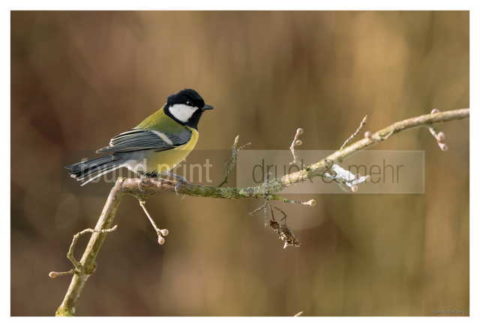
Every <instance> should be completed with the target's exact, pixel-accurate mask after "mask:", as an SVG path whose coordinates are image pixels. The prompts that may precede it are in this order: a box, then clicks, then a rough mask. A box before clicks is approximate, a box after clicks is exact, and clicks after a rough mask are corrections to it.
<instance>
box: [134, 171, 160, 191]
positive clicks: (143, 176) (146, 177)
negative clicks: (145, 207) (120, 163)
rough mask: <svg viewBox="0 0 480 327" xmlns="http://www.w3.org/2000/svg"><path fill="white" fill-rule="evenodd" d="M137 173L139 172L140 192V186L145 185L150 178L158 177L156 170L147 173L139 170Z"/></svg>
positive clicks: (141, 189) (141, 188) (140, 187)
mask: <svg viewBox="0 0 480 327" xmlns="http://www.w3.org/2000/svg"><path fill="white" fill-rule="evenodd" d="M139 174H140V184H139V186H138V188H139V189H140V191H141V192H144V189H143V187H142V186H143V185H146V184H147V181H148V180H149V179H150V178H156V177H158V174H157V173H156V172H149V173H144V172H140V173H139Z"/></svg>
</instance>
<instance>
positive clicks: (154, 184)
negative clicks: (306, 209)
mask: <svg viewBox="0 0 480 327" xmlns="http://www.w3.org/2000/svg"><path fill="white" fill-rule="evenodd" d="M469 114H470V110H469V109H457V110H450V111H444V112H438V111H432V113H430V114H427V115H422V116H418V117H413V118H409V119H405V120H402V121H399V122H396V123H393V124H392V125H390V126H388V127H385V128H383V129H381V130H379V131H377V132H375V133H371V132H365V135H364V138H362V139H361V140H359V141H357V142H355V143H352V144H350V145H348V146H347V145H346V144H347V143H348V142H350V141H351V139H353V138H354V137H355V136H356V135H357V134H358V133H359V131H360V129H361V128H362V127H363V125H364V121H362V123H361V124H360V127H359V128H358V129H357V131H356V132H355V133H354V134H352V137H350V138H349V139H348V140H347V141H346V143H345V144H344V146H342V148H341V149H340V150H338V151H336V152H334V153H332V154H331V155H329V156H328V157H326V158H323V159H321V160H319V161H317V162H315V163H313V164H311V165H308V166H306V167H305V168H304V169H302V170H299V171H296V172H294V173H291V174H288V175H285V176H282V177H280V178H277V179H272V180H269V181H267V182H265V183H264V184H262V185H258V186H250V187H243V188H236V187H215V186H208V185H195V184H188V183H180V185H177V184H176V182H175V181H169V180H163V179H162V180H160V179H147V180H142V179H140V178H129V179H123V178H120V179H118V180H117V182H116V183H115V185H114V186H113V188H112V189H111V191H110V194H109V196H108V198H107V201H106V203H105V206H104V207H103V211H102V213H101V215H100V217H99V219H98V222H97V224H96V226H95V228H94V229H93V230H92V231H93V232H92V233H91V236H90V240H89V242H88V245H87V247H86V249H85V251H84V253H83V256H82V258H81V259H80V261H79V262H78V266H77V265H76V264H75V263H74V262H72V263H73V266H74V267H73V268H72V269H71V270H69V271H67V272H63V273H51V277H58V276H63V275H68V274H73V277H72V280H71V282H70V286H69V288H68V290H67V293H66V294H65V298H64V299H63V302H62V304H61V305H60V306H59V308H58V309H57V312H56V314H57V315H59V316H65V315H73V314H74V313H75V307H76V304H77V301H78V298H79V296H80V294H81V291H82V289H83V287H84V286H85V283H86V282H87V280H88V278H89V276H90V275H91V273H92V272H93V271H94V269H95V266H96V258H97V255H98V253H99V252H100V249H101V247H102V245H103V242H104V240H105V238H106V237H107V235H108V233H106V232H105V231H109V230H110V229H111V228H112V223H113V220H114V219H115V215H116V212H117V208H118V206H119V204H120V202H121V199H122V196H123V195H125V194H129V195H132V196H134V197H136V198H142V199H144V198H146V197H148V196H152V195H155V194H158V193H161V192H165V191H168V192H177V193H179V194H184V195H190V196H199V197H210V198H222V199H263V200H265V201H267V203H268V201H275V200H276V201H282V202H285V203H301V204H305V205H309V206H312V205H313V204H314V201H313V200H310V201H306V202H296V201H292V200H288V199H286V198H284V197H281V196H280V195H278V192H280V191H282V190H283V189H285V188H287V187H288V186H290V185H292V184H295V183H301V182H303V181H306V180H309V179H312V178H314V177H318V176H323V175H324V174H325V173H327V172H328V171H329V170H330V169H331V167H332V165H333V164H335V163H340V162H341V161H342V160H344V159H345V158H347V157H349V156H350V155H352V154H354V153H356V152H358V151H361V150H364V149H366V148H368V147H371V146H373V145H375V144H378V143H380V142H383V141H385V140H387V139H388V138H390V137H391V136H392V135H394V134H397V133H399V132H402V131H404V130H407V129H411V128H415V127H427V128H429V129H430V132H431V133H432V135H433V136H434V137H435V138H436V140H437V142H438V143H439V146H440V144H444V141H445V135H444V134H440V133H441V132H440V133H439V132H437V131H436V130H435V129H434V128H433V126H432V125H433V124H436V123H442V122H448V121H452V120H458V119H464V118H467V117H468V116H469ZM297 134H298V135H297ZM300 134H301V133H298V130H297V133H296V138H297V139H294V142H293V143H292V145H291V150H292V154H293V155H294V147H295V145H299V142H297V141H298V136H299V135H300ZM237 146H238V139H237V141H236V142H235V144H234V147H233V150H232V151H233V153H235V155H236V153H237V152H236V148H237ZM295 159H296V158H295V155H294V160H295ZM228 173H229V169H228V167H227V174H226V175H227V178H228ZM140 204H141V206H142V208H143V209H145V213H146V214H147V217H148V218H149V220H150V221H151V222H153V219H151V217H150V215H149V214H148V211H146V208H145V207H144V205H143V203H140ZM274 208H275V207H274ZM262 209H263V208H262ZM265 210H268V207H265ZM270 210H271V212H270V214H271V215H272V218H271V219H270V221H269V224H270V225H271V227H272V228H273V229H274V231H276V232H277V233H278V234H279V237H280V238H281V239H282V240H283V241H284V242H286V243H285V244H287V243H288V242H290V245H298V244H297V241H296V239H295V237H294V236H293V234H291V232H290V231H289V230H288V228H286V225H285V224H284V223H283V221H282V219H283V218H282V219H280V220H278V219H277V218H276V217H275V216H274V215H273V209H272V207H270ZM276 210H277V209H276ZM277 211H278V210H277ZM280 213H282V212H281V211H280ZM152 225H153V226H154V228H155V230H156V231H157V232H158V233H160V234H162V233H161V230H160V229H158V227H156V225H155V223H154V222H153V223H152ZM102 231H104V232H102ZM163 236H165V235H163ZM76 266H77V267H76ZM78 267H81V270H80V271H79V269H78ZM52 274H53V275H55V276H52Z"/></svg>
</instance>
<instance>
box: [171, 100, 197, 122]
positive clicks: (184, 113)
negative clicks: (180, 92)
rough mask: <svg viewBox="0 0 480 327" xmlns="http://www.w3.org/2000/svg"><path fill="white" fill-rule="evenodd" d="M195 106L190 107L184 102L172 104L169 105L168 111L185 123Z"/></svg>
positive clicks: (195, 108)
mask: <svg viewBox="0 0 480 327" xmlns="http://www.w3.org/2000/svg"><path fill="white" fill-rule="evenodd" d="M197 110H198V108H197V107H192V106H189V105H186V104H180V103H179V104H174V105H173V106H171V107H170V113H171V114H172V115H173V117H175V118H177V119H178V120H180V121H181V122H184V123H186V122H187V121H188V120H189V119H190V117H192V115H193V113H194V112H195V111H197Z"/></svg>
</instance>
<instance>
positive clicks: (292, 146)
mask: <svg viewBox="0 0 480 327" xmlns="http://www.w3.org/2000/svg"><path fill="white" fill-rule="evenodd" d="M302 134H303V128H297V130H296V132H295V136H294V137H293V141H292V144H290V152H291V153H292V157H293V160H292V161H291V162H290V165H294V164H296V163H298V159H297V155H296V153H295V147H296V146H301V145H302V144H303V142H302V140H300V135H302Z"/></svg>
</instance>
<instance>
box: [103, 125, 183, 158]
mask: <svg viewBox="0 0 480 327" xmlns="http://www.w3.org/2000/svg"><path fill="white" fill-rule="evenodd" d="M191 135H192V132H191V131H190V130H189V129H187V128H182V131H180V133H178V132H176V133H175V134H173V133H166V132H160V131H156V130H150V129H132V130H129V131H126V132H123V133H121V134H119V135H117V136H115V137H114V138H112V139H111V140H110V144H109V145H108V146H106V147H103V148H101V149H98V150H97V153H104V152H131V151H140V150H155V151H165V150H169V149H173V148H175V147H177V146H179V145H182V144H185V143H187V142H188V141H189V140H190V137H191Z"/></svg>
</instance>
